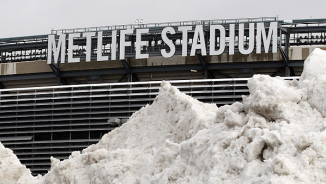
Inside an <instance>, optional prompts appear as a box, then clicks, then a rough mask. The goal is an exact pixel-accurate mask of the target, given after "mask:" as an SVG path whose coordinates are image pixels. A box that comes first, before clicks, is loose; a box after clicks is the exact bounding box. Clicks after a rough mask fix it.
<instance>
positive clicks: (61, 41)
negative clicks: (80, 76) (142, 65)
mask: <svg viewBox="0 0 326 184" xmlns="http://www.w3.org/2000/svg"><path fill="white" fill-rule="evenodd" d="M265 24H266V23H264V22H261V23H247V24H245V23H241V24H237V25H238V29H237V30H236V29H235V27H236V24H229V27H228V30H226V28H225V27H224V26H223V25H210V26H209V35H208V36H205V34H204V27H203V25H196V26H194V27H193V26H179V27H177V28H175V27H164V28H163V29H162V32H161V34H160V36H161V40H162V41H163V42H164V43H165V45H166V46H167V47H168V49H167V48H164V49H161V50H160V53H161V55H162V56H163V57H165V58H169V57H172V56H174V55H175V52H176V45H175V43H174V42H173V41H172V40H171V39H169V37H168V35H174V34H176V33H181V34H182V39H181V45H182V56H187V55H188V45H189V43H188V40H189V37H188V32H190V31H191V32H193V38H192V39H193V40H197V41H193V42H192V43H191V50H190V56H194V55H195V54H196V52H197V51H198V50H199V51H200V52H201V54H202V55H203V56H206V55H211V56H214V55H220V54H222V53H223V52H224V51H225V49H228V53H229V55H234V52H235V49H237V50H239V52H240V53H242V54H250V53H252V52H253V51H254V50H255V51H256V53H257V54H260V53H261V52H262V48H264V49H263V51H264V52H265V53H268V52H269V50H270V49H269V48H270V47H271V48H272V49H271V50H272V52H273V53H276V52H277V40H278V34H277V33H278V23H277V22H270V23H269V24H270V25H269V26H268V27H267V28H268V29H266V28H265ZM245 26H247V27H248V28H249V33H248V35H246V37H247V38H248V40H249V41H248V43H247V44H246V43H245V40H244V38H245ZM193 28H194V29H193ZM266 30H267V31H266ZM236 31H237V32H236ZM149 32H150V28H146V29H144V28H138V29H135V30H134V29H125V30H113V31H112V33H111V35H110V36H111V38H112V39H111V40H112V43H110V44H111V50H112V51H113V52H111V55H110V58H109V56H105V55H103V52H102V51H103V50H102V42H103V31H98V32H84V33H70V34H61V35H58V36H59V38H58V39H56V35H49V36H48V57H47V58H48V59H47V63H48V64H51V63H52V62H54V63H57V62H58V61H59V56H60V62H61V63H65V58H66V51H67V52H68V53H67V56H68V59H67V62H68V63H78V62H80V58H78V57H74V56H73V51H74V50H77V49H78V45H74V39H76V38H81V37H83V38H85V39H86V46H85V50H86V62H90V61H91V51H92V50H91V49H92V48H91V45H92V37H97V52H96V53H97V55H96V56H97V61H106V60H109V59H110V60H124V59H125V54H126V53H125V49H126V47H130V46H132V45H133V46H134V48H135V58H136V59H146V58H149V54H148V53H142V52H141V48H142V47H143V46H146V44H147V43H146V41H144V40H142V36H143V35H145V34H147V33H149ZM217 32H219V36H218V37H217V34H216V33H217ZM128 35H135V37H136V40H135V42H134V43H131V41H127V40H126V37H127V36H128ZM58 36H57V37H58ZM66 38H68V42H67V43H68V45H66ZM118 38H119V39H118ZM205 39H209V40H205ZM235 43H236V44H235ZM226 45H227V46H228V47H226ZM245 45H246V46H245ZM207 51H208V53H207Z"/></svg>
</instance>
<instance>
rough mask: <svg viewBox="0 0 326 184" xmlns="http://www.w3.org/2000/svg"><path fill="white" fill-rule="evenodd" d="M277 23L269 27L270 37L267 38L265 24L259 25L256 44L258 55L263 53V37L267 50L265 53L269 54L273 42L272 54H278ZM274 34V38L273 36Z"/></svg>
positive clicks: (272, 23)
mask: <svg viewBox="0 0 326 184" xmlns="http://www.w3.org/2000/svg"><path fill="white" fill-rule="evenodd" d="M277 25H278V23H277V22H271V23H270V25H269V30H268V36H267V37H266V31H265V26H264V23H257V40H256V41H257V42H256V53H257V54H260V53H261V42H262V37H263V43H264V48H265V53H268V50H269V46H270V44H271V41H272V40H273V47H272V52H273V53H276V52H277ZM272 34H273V36H272Z"/></svg>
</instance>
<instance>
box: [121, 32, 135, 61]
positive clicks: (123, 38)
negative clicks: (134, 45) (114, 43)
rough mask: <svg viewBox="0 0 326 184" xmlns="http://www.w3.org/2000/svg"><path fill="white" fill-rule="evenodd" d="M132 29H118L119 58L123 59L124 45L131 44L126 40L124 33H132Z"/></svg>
mask: <svg viewBox="0 0 326 184" xmlns="http://www.w3.org/2000/svg"><path fill="white" fill-rule="evenodd" d="M132 33H133V30H132V29H127V30H121V31H120V58H119V59H120V60H123V59H125V47H126V46H131V42H126V34H132Z"/></svg>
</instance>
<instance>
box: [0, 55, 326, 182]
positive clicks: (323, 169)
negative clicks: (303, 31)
mask: <svg viewBox="0 0 326 184" xmlns="http://www.w3.org/2000/svg"><path fill="white" fill-rule="evenodd" d="M325 69H326V51H323V50H320V49H316V50H315V51H314V52H313V53H312V54H311V55H310V56H309V57H308V58H307V60H306V61H305V66H304V72H303V74H302V77H301V78H300V81H285V80H282V79H280V78H277V77H276V78H272V77H269V76H265V75H255V76H254V77H253V78H251V79H250V80H249V81H248V86H249V90H250V96H249V97H244V99H243V103H239V102H236V103H234V104H232V105H226V106H223V107H220V108H217V107H216V106H215V105H214V104H204V103H201V102H198V101H197V100H195V99H193V98H191V97H189V96H187V95H185V94H183V93H181V92H180V91H179V90H178V89H177V88H175V87H173V86H171V85H170V84H169V83H168V82H162V88H161V90H160V93H159V95H158V96H157V97H156V99H155V101H154V102H153V104H152V105H147V106H146V107H143V108H142V109H141V110H139V111H138V112H136V113H134V114H133V115H132V117H130V119H129V121H128V122H127V123H125V124H123V125H122V126H121V127H120V128H117V129H115V130H113V131H112V132H110V133H108V134H106V135H104V136H103V138H102V139H101V141H100V142H99V143H97V144H95V145H92V146H90V147H88V148H86V149H84V150H83V151H82V152H73V153H72V154H71V156H70V157H69V159H67V160H64V161H59V160H58V159H55V158H51V162H52V166H51V170H50V171H49V172H48V174H46V175H45V176H43V177H41V176H39V177H37V178H36V177H32V176H31V175H30V172H29V170H28V169H26V167H24V166H22V165H21V164H20V162H19V160H18V159H17V157H16V156H15V155H14V154H13V153H12V151H10V150H9V149H6V148H4V147H3V146H2V145H1V144H0V183H24V184H26V183H27V184H28V183H33V184H41V183H42V184H43V183H44V184H45V183H46V184H51V183H52V184H54V183H57V184H58V183H67V184H68V183H75V184H89V183H94V184H97V183H98V184H102V183H116V184H118V183H121V184H126V183H128V184H129V183H131V184H165V183H191V184H201V183H202V184H213V183H214V184H216V183H222V184H223V183H232V184H233V183H257V184H261V183H275V184H281V183H286V184H291V183H325V182H326V130H325V127H326V120H325V118H324V117H325V116H326V105H325V104H326V103H324V102H326V101H325V98H326V75H325V74H324V73H323V71H326V70H325Z"/></svg>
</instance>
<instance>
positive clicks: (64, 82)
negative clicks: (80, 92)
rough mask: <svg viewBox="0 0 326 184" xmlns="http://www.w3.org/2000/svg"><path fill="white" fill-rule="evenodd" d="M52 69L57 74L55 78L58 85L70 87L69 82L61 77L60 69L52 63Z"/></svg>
mask: <svg viewBox="0 0 326 184" xmlns="http://www.w3.org/2000/svg"><path fill="white" fill-rule="evenodd" d="M49 66H50V68H51V69H52V71H53V73H54V74H55V76H56V77H57V79H58V85H60V84H63V85H69V83H68V81H67V80H66V79H65V78H64V77H61V76H60V69H59V68H57V67H56V66H54V65H53V64H52V63H51V64H49Z"/></svg>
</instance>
